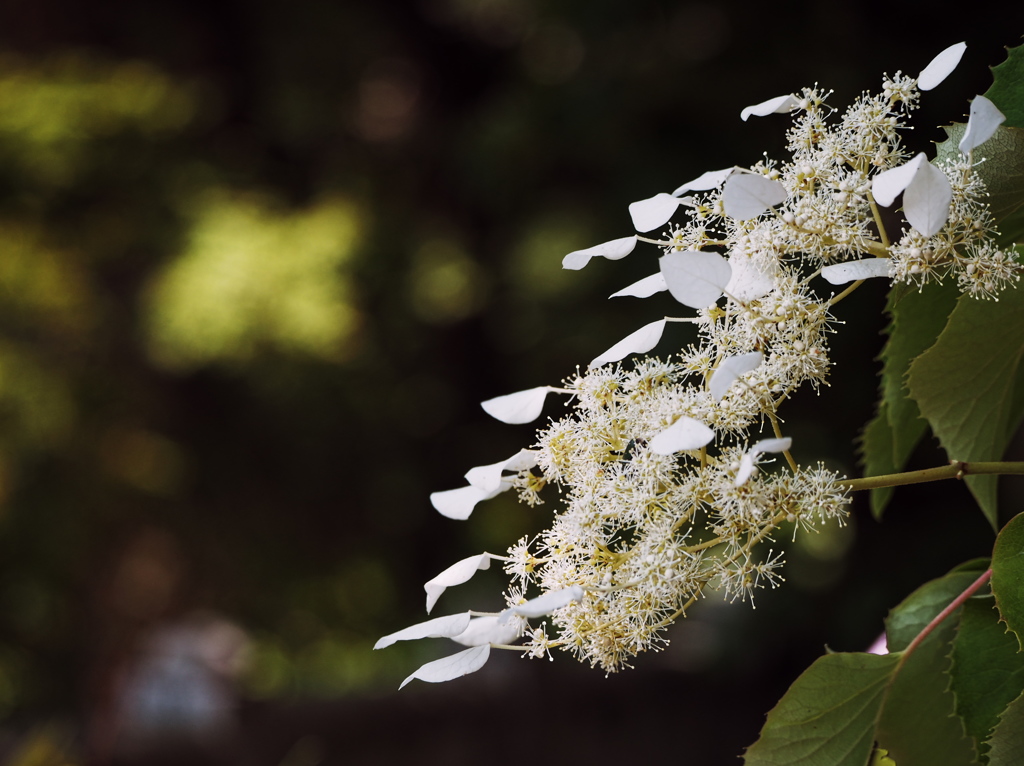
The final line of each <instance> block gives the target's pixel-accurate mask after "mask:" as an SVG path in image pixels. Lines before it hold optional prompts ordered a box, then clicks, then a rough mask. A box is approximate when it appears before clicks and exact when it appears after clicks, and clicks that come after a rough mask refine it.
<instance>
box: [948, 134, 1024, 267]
mask: <svg viewBox="0 0 1024 766" xmlns="http://www.w3.org/2000/svg"><path fill="white" fill-rule="evenodd" d="M966 128H967V126H966V125H965V124H963V123H962V122H958V123H956V124H954V125H950V126H948V127H944V128H943V130H945V131H946V135H947V138H946V140H945V141H943V142H942V143H940V144H939V145H938V147H937V149H936V159H943V158H945V157H949V156H959V154H960V149H959V146H958V145H959V143H960V139H961V138H962V137H963V135H964V130H966ZM973 156H974V161H975V162H976V163H978V164H976V166H975V170H976V171H977V173H978V175H979V176H980V177H981V179H982V180H983V181H984V182H985V186H986V187H987V189H988V192H989V195H990V197H989V199H988V204H989V210H990V211H991V212H992V216H993V217H994V218H995V221H996V226H998V228H999V232H1000V236H999V237H997V238H996V242H997V243H998V244H999V246H1000V247H1007V246H1008V245H1010V244H1012V243H1014V242H1020V241H1021V240H1022V239H1024V130H1021V129H1020V128H1008V127H1005V126H1000V127H999V128H998V129H997V130H996V132H995V135H994V136H992V138H990V139H989V140H988V141H986V142H985V143H984V144H982V145H981V146H979V147H978V148H977V149H975V150H974V155H973ZM981 160H984V162H981Z"/></svg>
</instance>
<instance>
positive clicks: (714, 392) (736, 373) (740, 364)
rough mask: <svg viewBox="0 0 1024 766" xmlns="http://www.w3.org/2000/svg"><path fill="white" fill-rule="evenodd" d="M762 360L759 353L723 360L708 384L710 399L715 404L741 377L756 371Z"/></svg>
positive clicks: (739, 355) (729, 357)
mask: <svg viewBox="0 0 1024 766" xmlns="http://www.w3.org/2000/svg"><path fill="white" fill-rule="evenodd" d="M763 359H764V357H763V356H761V352H760V351H751V352H750V353H749V354H738V355H737V356H728V357H726V358H725V359H723V360H722V361H721V362H720V363H719V365H718V369H716V370H715V373H714V374H713V375H712V376H711V381H710V382H709V383H708V390H709V391H711V398H712V399H714V400H715V401H716V402H717V401H718V400H720V399H721V398H722V397H723V396H725V395H726V393H728V391H729V389H730V388H731V387H732V384H733V383H735V382H736V380H737V379H738V378H739V377H740V376H741V375H745V374H746V373H748V372H750V371H751V370H753V369H756V368H757V367H758V366H760V364H761V361H762V360H763Z"/></svg>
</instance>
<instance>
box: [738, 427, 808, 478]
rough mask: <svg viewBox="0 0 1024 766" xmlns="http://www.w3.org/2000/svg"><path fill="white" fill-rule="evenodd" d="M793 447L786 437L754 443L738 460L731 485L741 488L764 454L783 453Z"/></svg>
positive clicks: (789, 439) (790, 440) (791, 441)
mask: <svg viewBox="0 0 1024 766" xmlns="http://www.w3.org/2000/svg"><path fill="white" fill-rule="evenodd" d="M792 446H793V440H792V439H791V438H789V437H788V436H785V437H782V438H781V439H762V440H761V441H759V442H756V443H755V444H754V446H752V447H751V448H750V449H748V450H747V451H746V453H744V455H743V458H742V459H741V460H740V467H739V470H738V471H736V479H735V480H734V482H733V484H734V485H735V486H737V487H742V486H743V485H744V484H746V483H747V480H748V479H749V478H750V477H751V476H752V475H753V473H754V468H755V467H756V466H757V459H758V458H759V457H761V455H763V454H764V453H765V452H785V451H786V450H788V449H789V448H790V447H792Z"/></svg>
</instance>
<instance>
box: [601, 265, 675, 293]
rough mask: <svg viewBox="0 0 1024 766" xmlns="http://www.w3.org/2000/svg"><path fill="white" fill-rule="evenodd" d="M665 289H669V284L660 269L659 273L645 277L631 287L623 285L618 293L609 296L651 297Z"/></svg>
mask: <svg viewBox="0 0 1024 766" xmlns="http://www.w3.org/2000/svg"><path fill="white" fill-rule="evenodd" d="M665 290H668V285H666V284H665V276H664V275H663V274H662V273H661V272H660V271H659V272H658V273H657V274H651V276H649V277H644V278H643V279H641V280H640V281H639V282H634V283H633V284H631V285H630V286H629V287H623V288H622V289H621V290H619V291H618V292H617V293H612V294H611V295H609V296H608V297H609V298H622V297H625V296H631V297H633V298H650V297H651V296H652V295H654V294H655V293H660V292H664V291H665Z"/></svg>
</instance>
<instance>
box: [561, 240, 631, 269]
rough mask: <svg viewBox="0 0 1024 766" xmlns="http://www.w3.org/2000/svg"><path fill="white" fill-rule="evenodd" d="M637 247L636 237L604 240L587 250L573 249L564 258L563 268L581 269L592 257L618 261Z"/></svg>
mask: <svg viewBox="0 0 1024 766" xmlns="http://www.w3.org/2000/svg"><path fill="white" fill-rule="evenodd" d="M635 247H636V237H635V236H633V237H622V238H621V239H613V240H611V241H609V242H602V243H601V244H600V245H594V246H593V247H588V248H586V249H585V250H573V251H572V252H571V253H569V254H568V255H567V256H565V257H564V258H563V259H562V268H563V269H569V270H570V271H579V270H580V269H582V268H583V267H584V266H586V265H587V264H588V263H590V259H591V258H598V257H600V258H607V259H608V260H609V261H617V260H619V259H620V258H625V257H626V256H627V255H629V254H630V253H632V252H633V248H635Z"/></svg>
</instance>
